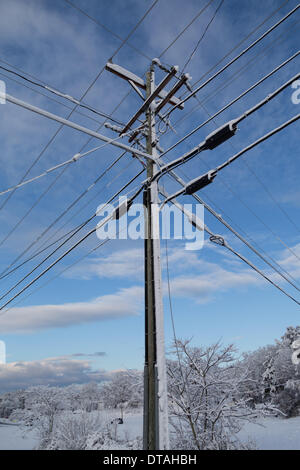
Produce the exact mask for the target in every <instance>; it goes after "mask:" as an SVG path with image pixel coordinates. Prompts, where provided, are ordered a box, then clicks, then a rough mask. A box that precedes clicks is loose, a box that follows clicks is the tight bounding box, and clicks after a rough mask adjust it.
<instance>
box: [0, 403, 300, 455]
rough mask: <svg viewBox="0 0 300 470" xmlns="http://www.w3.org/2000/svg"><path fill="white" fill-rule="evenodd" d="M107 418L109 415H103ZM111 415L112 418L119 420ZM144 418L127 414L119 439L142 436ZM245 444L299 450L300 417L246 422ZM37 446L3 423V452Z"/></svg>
mask: <svg viewBox="0 0 300 470" xmlns="http://www.w3.org/2000/svg"><path fill="white" fill-rule="evenodd" d="M104 415H106V416H107V417H108V414H106V413H105V412H104ZM117 416H118V415H117V414H116V416H114V415H113V414H110V415H109V417H111V418H112V419H113V418H114V417H117ZM142 425H143V417H142V414H140V413H135V414H129V415H125V417H124V424H121V425H117V435H118V437H119V438H127V439H134V438H136V437H137V436H141V435H142V429H143V428H142ZM239 438H240V439H241V441H242V442H246V441H247V440H248V438H249V439H251V441H255V442H256V447H257V449H261V450H300V416H299V417H297V418H290V419H288V420H282V419H278V418H264V419H260V420H258V421H257V424H253V423H247V424H246V425H245V427H244V429H243V430H242V431H241V432H240V433H239ZM36 445H37V439H36V437H35V434H34V431H30V430H26V432H24V429H21V428H20V427H19V426H17V425H13V424H9V423H8V422H6V423H3V420H2V421H0V450H17V449H18V450H29V449H33V448H34V447H35V446H36Z"/></svg>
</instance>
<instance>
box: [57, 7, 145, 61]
mask: <svg viewBox="0 0 300 470" xmlns="http://www.w3.org/2000/svg"><path fill="white" fill-rule="evenodd" d="M64 1H65V2H66V3H67V4H68V5H70V6H71V7H72V8H74V9H75V10H77V11H79V13H81V14H82V15H84V16H86V17H87V18H89V19H90V20H91V21H93V22H94V23H95V24H97V25H98V26H100V27H101V28H103V29H105V30H106V31H107V32H108V33H110V34H111V35H112V36H114V37H115V38H116V39H119V40H120V41H123V40H124V39H123V38H122V37H121V36H119V35H118V34H116V33H115V32H114V31H112V30H111V29H109V28H108V27H107V26H106V25H105V24H103V23H101V22H100V21H99V20H96V19H95V18H94V17H93V16H91V15H90V14H88V13H87V12H86V11H84V10H82V8H79V7H78V6H77V5H75V4H74V3H72V2H71V1H70V0H64ZM127 46H128V47H130V48H131V49H133V50H134V51H136V52H137V53H138V54H140V55H141V56H143V57H145V58H146V59H148V60H150V61H151V60H152V59H151V57H149V56H148V55H147V54H145V53H144V52H143V51H141V50H140V49H138V48H137V47H135V46H133V45H132V44H130V43H129V42H127Z"/></svg>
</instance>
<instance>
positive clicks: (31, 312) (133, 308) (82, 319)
mask: <svg viewBox="0 0 300 470" xmlns="http://www.w3.org/2000/svg"><path fill="white" fill-rule="evenodd" d="M142 293H143V290H142V288H141V287H130V288H127V289H120V290H119V291H118V292H117V293H116V294H109V295H103V296H102V297H98V298H96V299H95V300H92V301H89V302H77V303H65V304H61V305H34V306H29V307H19V308H13V309H11V310H10V311H9V312H7V313H6V314H5V315H3V316H1V317H0V329H1V332H2V334H4V333H26V332H33V331H39V330H44V329H48V328H59V327H67V326H70V325H78V324H83V323H90V322H96V321H103V320H108V319H117V318H121V317H126V316H132V315H138V313H139V311H140V304H141V300H142Z"/></svg>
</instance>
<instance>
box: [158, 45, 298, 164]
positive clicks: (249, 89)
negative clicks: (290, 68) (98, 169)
mask: <svg viewBox="0 0 300 470" xmlns="http://www.w3.org/2000/svg"><path fill="white" fill-rule="evenodd" d="M299 54H300V51H297V52H296V53H295V54H293V55H292V56H290V57H289V58H288V59H286V60H285V61H284V62H282V63H281V64H280V65H278V66H277V67H276V68H275V69H273V70H271V72H269V73H268V74H267V75H265V76H264V77H262V78H261V79H260V80H258V81H257V82H256V83H254V85H252V86H251V87H249V88H248V89H247V90H245V91H244V92H243V93H241V94H240V95H239V96H237V97H236V98H234V99H233V100H232V101H230V102H229V103H228V104H226V105H225V106H223V108H221V109H220V110H219V111H217V112H216V113H215V114H214V115H213V116H210V117H209V119H207V120H206V121H204V122H202V123H201V124H199V125H198V126H197V127H195V128H194V129H192V130H191V131H190V132H189V133H188V134H186V135H185V136H183V137H182V138H181V139H180V140H178V141H177V142H176V143H175V144H173V145H172V146H171V147H169V148H168V149H167V150H165V151H164V152H163V153H162V155H161V156H164V155H166V154H167V153H169V152H170V151H171V150H173V149H174V148H175V147H177V145H179V144H181V143H182V142H184V141H185V140H186V139H188V138H189V137H191V136H192V135H193V134H195V132H197V131H199V130H200V129H201V128H202V127H204V126H205V125H206V124H208V123H209V122H211V121H212V120H213V119H214V118H216V117H217V116H219V115H220V114H221V113H223V112H224V111H225V110H226V109H228V108H230V107H231V106H232V105H233V104H235V103H236V102H237V101H239V100H240V99H242V98H243V97H244V96H246V95H247V94H248V93H250V91H252V90H254V89H255V88H256V87H258V86H259V85H260V84H261V83H263V82H264V81H265V80H267V79H268V78H269V77H271V76H272V75H274V74H275V73H276V72H278V70H280V69H281V68H282V67H284V66H285V65H287V64H288V63H289V62H291V61H292V60H294V59H295V58H296V57H298V55H299ZM217 93H218V92H217ZM217 93H214V95H215V94H217ZM205 101H206V100H205ZM199 105H200V106H203V103H202V102H200V103H199Z"/></svg>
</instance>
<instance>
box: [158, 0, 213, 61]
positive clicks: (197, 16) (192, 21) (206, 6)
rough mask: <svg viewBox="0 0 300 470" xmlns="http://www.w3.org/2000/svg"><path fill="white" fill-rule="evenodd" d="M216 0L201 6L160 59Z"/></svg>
mask: <svg viewBox="0 0 300 470" xmlns="http://www.w3.org/2000/svg"><path fill="white" fill-rule="evenodd" d="M213 1H214V0H210V1H209V2H208V3H207V4H206V5H205V6H204V7H202V8H201V10H200V11H198V13H197V14H196V15H195V16H194V17H193V19H192V20H191V21H190V23H189V24H187V25H186V26H185V28H184V29H183V30H182V31H180V33H179V34H178V35H177V36H176V38H175V39H173V41H172V42H171V43H170V44H169V45H168V47H166V48H165V49H164V50H163V51H162V52H161V54H160V55H159V56H158V58H159V59H160V58H161V57H162V56H163V55H164V54H165V53H166V52H167V51H168V50H169V49H170V47H172V46H173V45H174V44H175V42H177V41H178V39H179V38H180V37H181V36H182V35H183V34H184V33H185V32H186V30H187V29H188V28H189V27H190V26H191V25H192V24H193V23H194V22H195V21H196V20H197V19H198V18H199V16H200V15H202V13H204V11H205V10H206V9H207V8H208V7H209V5H210V4H211V3H212V2H213Z"/></svg>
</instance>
